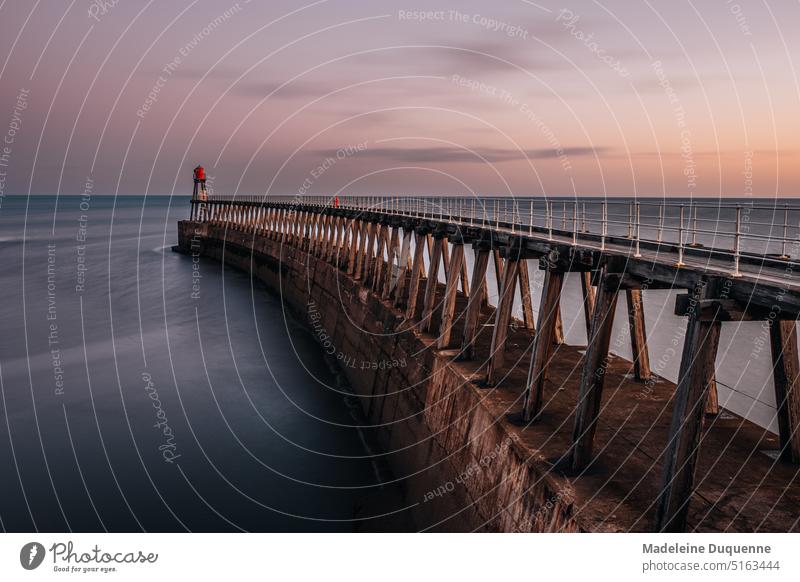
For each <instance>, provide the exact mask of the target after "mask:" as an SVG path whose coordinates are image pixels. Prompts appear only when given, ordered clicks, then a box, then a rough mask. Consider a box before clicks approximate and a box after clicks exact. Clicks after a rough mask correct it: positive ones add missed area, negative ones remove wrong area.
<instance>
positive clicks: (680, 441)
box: [655, 289, 721, 532]
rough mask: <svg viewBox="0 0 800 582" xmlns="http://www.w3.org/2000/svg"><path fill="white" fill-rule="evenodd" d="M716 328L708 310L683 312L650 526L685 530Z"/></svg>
mask: <svg viewBox="0 0 800 582" xmlns="http://www.w3.org/2000/svg"><path fill="white" fill-rule="evenodd" d="M701 294H702V290H698V289H695V291H694V293H693V297H694V298H699V297H700V296H701ZM720 327H721V324H720V322H719V320H718V319H717V318H716V316H715V315H714V314H712V315H711V316H704V317H702V318H701V317H700V313H699V310H696V309H692V310H690V311H689V322H688V325H687V327H686V338H685V340H684V343H683V354H682V356H681V367H680V372H679V375H678V387H677V389H676V391H675V396H674V398H673V408H672V422H671V424H670V430H669V441H668V442H667V448H666V451H665V453H664V464H663V473H662V478H661V489H660V492H659V496H658V506H657V510H656V527H655V529H656V531H659V532H682V531H684V530H685V529H686V517H687V514H688V512H689V500H690V499H691V496H692V492H693V489H694V474H695V469H696V464H697V455H698V448H699V443H700V431H701V429H702V425H703V416H704V412H705V400H706V395H707V394H708V384H709V381H710V380H711V378H712V377H713V375H714V364H715V361H716V357H717V348H718V346H719V333H720Z"/></svg>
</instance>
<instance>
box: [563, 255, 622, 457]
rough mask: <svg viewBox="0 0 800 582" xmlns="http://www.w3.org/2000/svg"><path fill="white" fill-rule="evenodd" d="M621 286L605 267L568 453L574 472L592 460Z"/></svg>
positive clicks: (598, 289) (593, 315) (614, 275)
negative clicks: (570, 446)
mask: <svg viewBox="0 0 800 582" xmlns="http://www.w3.org/2000/svg"><path fill="white" fill-rule="evenodd" d="M619 285H620V277H619V275H616V274H613V273H609V272H608V267H607V266H605V267H603V270H602V274H601V276H600V281H599V284H598V286H597V296H596V299H595V306H594V313H593V314H592V329H591V332H590V334H589V345H588V346H587V347H586V356H585V359H584V363H583V371H582V372H581V383H580V387H579V389H578V402H577V406H576V412H575V428H574V430H573V432H572V448H571V449H570V455H569V459H570V466H571V467H572V470H573V471H580V470H581V469H583V468H584V467H586V465H588V464H589V463H590V462H591V460H592V447H593V445H594V434H595V430H596V428H597V418H598V417H599V415H600V403H601V400H602V396H603V385H604V383H605V378H606V368H607V367H608V348H609V344H610V343H611V330H612V329H613V327H614V312H615V310H616V307H617V296H618V291H619Z"/></svg>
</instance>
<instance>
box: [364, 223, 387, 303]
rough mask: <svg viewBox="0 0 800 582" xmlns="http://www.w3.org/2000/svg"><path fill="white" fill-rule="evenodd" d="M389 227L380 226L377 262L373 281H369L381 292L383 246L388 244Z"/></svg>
mask: <svg viewBox="0 0 800 582" xmlns="http://www.w3.org/2000/svg"><path fill="white" fill-rule="evenodd" d="M388 228H389V227H388V226H386V225H385V224H381V225H380V226H378V249H377V250H376V251H375V262H374V265H373V268H372V281H370V282H369V284H370V287H371V288H372V289H373V290H374V291H376V292H379V291H380V289H381V284H382V283H383V277H382V275H383V268H384V261H383V248H384V247H385V246H386V245H387V244H388V241H387V237H386V231H387V229H388Z"/></svg>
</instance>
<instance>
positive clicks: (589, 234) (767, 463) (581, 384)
mask: <svg viewBox="0 0 800 582" xmlns="http://www.w3.org/2000/svg"><path fill="white" fill-rule="evenodd" d="M716 208H717V210H716V216H717V217H716V219H715V221H714V224H715V226H714V228H713V229H710V228H707V225H704V218H703V213H702V211H703V206H702V205H699V204H688V205H687V204H663V203H662V204H658V203H652V204H649V203H639V202H633V203H624V204H614V203H613V202H607V201H593V202H591V203H589V204H587V203H586V202H582V201H580V200H577V201H576V200H572V201H544V200H541V199H537V200H529V199H467V198H411V197H342V198H341V199H338V198H337V199H335V201H334V199H331V198H327V197H302V198H299V197H295V198H291V197H271V196H267V197H265V196H236V197H226V196H218V195H211V196H208V197H207V199H205V200H198V199H195V200H193V201H192V204H191V211H190V217H189V220H186V221H182V222H181V223H180V224H179V245H178V247H177V250H180V251H182V252H186V253H190V252H193V248H195V247H199V248H200V252H201V253H202V254H204V255H207V256H210V257H214V258H217V259H220V260H223V261H224V262H225V263H226V264H232V265H234V266H237V267H239V268H242V269H246V270H249V271H250V272H251V273H252V274H253V276H254V277H258V278H260V279H262V280H264V281H265V282H266V283H267V284H268V285H269V286H271V287H273V288H275V290H276V291H278V292H280V293H281V294H282V296H283V297H285V298H286V299H287V300H288V301H287V304H289V305H291V306H292V307H293V309H295V310H296V311H302V310H303V305H304V304H308V302H309V301H316V304H317V305H319V306H320V308H319V310H320V313H321V315H320V317H321V320H322V322H323V325H324V327H325V328H326V329H327V330H328V334H329V335H330V337H331V338H332V340H331V341H332V344H333V345H335V346H340V347H338V348H337V350H335V351H338V352H340V353H342V354H344V356H342V357H353V356H356V357H359V358H360V359H361V360H362V361H368V362H386V361H390V362H391V361H399V360H400V358H401V357H402V358H403V361H406V362H407V363H408V365H407V366H406V367H398V366H392V365H385V366H380V365H379V364H377V363H376V365H375V369H374V370H368V371H367V372H366V373H365V372H364V371H363V370H359V369H354V370H352V372H350V371H348V370H347V368H345V373H346V375H347V377H348V379H349V380H350V381H351V383H352V384H353V386H354V390H355V392H356V393H357V394H358V395H359V396H360V397H361V400H362V406H363V408H364V410H365V413H366V415H367V416H368V418H369V419H370V420H371V421H373V422H375V424H376V426H385V427H386V428H385V430H384V434H383V437H382V438H384V442H385V444H386V445H387V449H389V450H399V451H405V453H398V454H393V453H391V454H390V455H389V456H390V462H392V457H394V462H395V463H396V466H397V467H399V469H398V473H400V474H401V475H402V474H411V473H415V472H417V473H418V472H423V471H425V470H426V468H428V467H432V466H433V465H434V464H435V467H436V468H435V470H434V471H435V477H432V478H430V479H427V480H425V479H422V478H420V479H419V480H418V485H412V488H414V487H416V488H417V489H415V494H416V495H417V497H416V498H415V501H416V502H417V503H416V504H417V505H419V511H420V515H422V513H424V510H425V507H424V506H425V504H426V501H427V500H426V496H427V495H428V494H429V493H430V492H431V491H436V484H437V483H445V484H446V483H452V482H453V481H454V480H457V477H458V476H459V475H463V474H464V473H465V472H466V471H467V470H469V471H470V476H469V478H468V479H463V480H462V481H463V483H462V485H463V487H461V489H463V491H461V490H458V491H455V492H454V493H453V494H452V495H450V499H449V500H444V499H438V497H440V496H439V495H437V500H436V501H437V503H442V504H445V505H440V508H439V510H437V511H436V512H435V513H436V515H437V516H439V517H441V519H438V518H437V519H438V521H437V520H434V521H433V522H429V523H428V527H429V528H430V529H454V528H455V529H475V530H486V531H665V532H678V531H693V530H697V531H797V529H798V527H800V526H799V525H798V519H800V517H798V516H800V482H798V470H800V431H798V423H799V422H800V363H799V361H798V341H797V332H796V321H797V320H798V317H800V279H799V278H798V277H797V269H798V268H800V263H798V250H799V249H800V243H799V242H798V236H797V225H794V224H792V223H791V221H790V219H789V209H788V207H787V208H785V209H782V208H778V209H776V210H775V212H777V213H778V214H780V215H782V216H783V217H784V219H783V226H782V228H780V227H779V228H778V230H780V232H777V233H776V232H770V233H769V234H766V235H765V234H759V233H757V232H755V230H754V229H752V228H750V226H749V225H748V222H747V221H748V213H749V212H750V211H751V208H748V207H746V206H742V205H738V206H737V205H719V206H717V207H716ZM720 225H723V226H720ZM198 239H199V241H200V242H199V245H198V243H197V241H198ZM193 245H194V246H193ZM468 255H470V256H471V261H467V257H468ZM468 263H469V265H470V266H471V267H470V266H468ZM490 263H491V266H493V268H494V281H496V282H497V289H496V291H497V295H498V300H497V304H496V305H492V304H490V302H489V285H490V284H491V282H490V278H489V277H487V273H488V271H489V268H490ZM531 268H538V269H539V270H541V271H543V273H544V283H543V288H542V292H541V296H540V299H539V308H538V312H537V314H538V315H537V316H536V317H535V316H534V306H533V300H534V298H533V292H532V289H531V282H530V269H531ZM567 274H576V276H578V277H579V278H580V283H581V290H582V294H583V318H584V320H585V324H586V332H587V337H588V338H589V341H588V343H587V345H586V346H570V345H567V344H566V343H564V332H563V329H562V327H563V324H562V314H561V309H560V300H561V296H562V291H563V287H564V281H565V277H566V275H567ZM663 289H670V290H675V289H677V290H680V291H681V292H680V294H679V295H678V296H677V299H676V301H675V304H674V305H669V306H665V309H666V310H668V311H671V312H674V313H675V314H676V315H679V316H682V317H685V318H686V320H687V325H686V332H685V334H683V335H682V336H681V337H680V338H678V339H679V341H676V345H675V346H674V353H675V358H676V360H677V359H679V360H680V372H679V378H678V381H677V383H676V384H673V383H672V382H669V381H667V380H666V379H664V378H660V377H659V376H658V375H657V374H656V373H655V372H654V371H653V369H652V367H651V362H650V356H649V351H648V334H654V333H656V334H657V333H658V330H654V329H647V327H646V324H645V319H644V311H643V310H644V307H643V301H644V292H646V291H648V290H663ZM293 294H294V295H296V296H293ZM622 300H624V301H625V304H626V306H627V315H628V322H627V323H628V328H629V332H630V333H629V337H630V340H629V341H630V344H631V345H630V347H631V352H632V354H633V361H626V360H623V359H622V358H619V357H614V356H613V355H611V354H610V351H609V349H610V342H611V336H612V325H613V322H614V316H615V311H616V306H617V303H618V302H619V301H622ZM515 303H517V304H521V308H522V309H521V313H522V318H521V319H520V320H517V319H516V318H514V317H513V307H514V305H515ZM743 321H761V322H765V324H766V325H768V327H769V350H768V351H769V355H770V357H771V363H772V367H771V369H772V374H773V380H774V386H775V398H776V402H777V410H776V415H777V419H778V426H779V434H778V435H773V434H772V433H770V432H769V431H767V430H765V429H763V428H761V427H759V426H757V425H756V424H754V423H753V422H750V421H749V420H747V419H745V418H741V417H739V416H736V415H733V414H724V415H723V414H721V413H720V412H721V411H720V407H719V403H718V398H717V387H716V380H715V377H716V370H715V362H716V358H717V350H718V347H719V340H720V330H721V328H722V326H725V325H731V324H735V323H737V322H743ZM371 344H375V345H371ZM367 351H373V352H374V353H371V354H369V353H365V352H367ZM376 354H380V355H378V356H376ZM423 443H424V446H425V447H428V449H430V450H427V449H426V452H425V453H424V454H423V453H421V452H418V451H416V450H415V449H414V447H415V446H423V445H422V444H423ZM434 449H435V450H434ZM767 453H771V454H767ZM489 457H490V458H491V459H492V460H491V462H486V463H484V462H483V460H484V459H485V458H489ZM473 466H475V467H476V470H475V474H474V475H473V474H472V472H471V468H472V467H473ZM453 489H454V490H455V489H457V488H456V487H455V486H453ZM445 496H446V495H442V496H441V497H445ZM448 503H449V505H448Z"/></svg>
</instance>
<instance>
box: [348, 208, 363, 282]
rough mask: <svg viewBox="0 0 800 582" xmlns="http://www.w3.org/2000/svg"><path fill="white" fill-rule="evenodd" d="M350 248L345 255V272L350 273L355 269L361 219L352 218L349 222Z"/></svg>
mask: <svg viewBox="0 0 800 582" xmlns="http://www.w3.org/2000/svg"><path fill="white" fill-rule="evenodd" d="M350 230H351V232H350V249H349V250H348V255H347V274H348V275H352V274H353V273H355V271H356V254H357V253H358V240H359V239H358V235H359V233H360V232H361V220H359V219H357V218H356V219H353V221H352V222H351V223H350Z"/></svg>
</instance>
